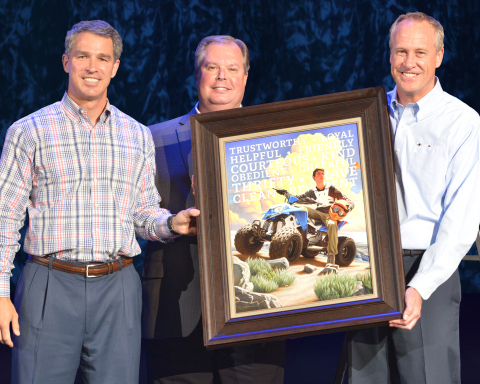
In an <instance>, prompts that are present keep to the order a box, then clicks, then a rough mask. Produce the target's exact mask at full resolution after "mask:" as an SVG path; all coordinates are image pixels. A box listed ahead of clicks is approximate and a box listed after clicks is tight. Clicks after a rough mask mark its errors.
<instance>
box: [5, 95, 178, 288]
mask: <svg viewBox="0 0 480 384" xmlns="http://www.w3.org/2000/svg"><path fill="white" fill-rule="evenodd" d="M154 177H155V148H154V144H153V140H152V137H151V134H150V131H149V130H148V128H146V127H145V126H143V125H141V124H140V123H138V122H136V121H135V120H133V119H132V118H131V117H129V116H127V115H125V114H124V113H122V112H121V111H119V110H118V109H117V108H115V107H114V106H111V105H110V104H109V103H108V102H107V107H106V109H105V111H104V112H103V114H102V115H101V116H100V120H99V122H98V123H97V124H96V125H95V126H93V125H92V123H91V122H90V119H89V117H88V114H87V112H86V111H85V110H84V109H83V108H80V107H79V106H78V105H77V104H75V102H73V100H72V99H70V97H68V95H67V94H66V93H65V95H64V97H63V99H62V101H61V102H57V103H55V104H52V105H50V106H48V107H45V108H43V109H41V110H39V111H37V112H35V113H33V114H31V115H29V116H27V117H25V118H23V119H21V120H19V121H17V122H16V123H14V124H13V125H12V126H11V127H10V129H9V130H8V133H7V138H6V140H5V145H4V148H3V153H2V157H1V160H0V296H9V290H10V276H11V270H12V268H13V259H14V257H15V253H16V252H17V251H18V249H19V244H18V240H19V239H20V234H19V230H20V229H21V227H22V226H23V223H24V221H25V215H26V211H28V215H29V227H28V229H27V234H26V238H25V244H24V249H25V251H26V252H28V253H29V254H32V255H37V256H43V255H48V254H54V255H55V257H57V258H58V259H61V260H70V261H76V262H83V263H88V262H107V261H111V260H112V259H116V258H118V257H119V256H135V255H137V254H139V253H140V252H141V250H140V247H139V245H138V242H137V241H136V239H135V234H136V235H138V236H140V237H142V238H144V239H146V240H161V241H165V240H167V239H169V238H172V237H173V236H172V235H171V234H170V232H169V231H168V230H167V225H166V221H167V218H168V216H169V215H170V212H169V211H168V210H166V209H162V208H160V207H159V202H160V196H159V195H158V192H157V190H156V188H155V183H154ZM159 218H160V219H159ZM157 219H158V220H157Z"/></svg>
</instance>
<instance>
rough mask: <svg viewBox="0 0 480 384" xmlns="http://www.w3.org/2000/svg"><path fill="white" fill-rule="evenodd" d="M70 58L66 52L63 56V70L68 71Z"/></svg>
mask: <svg viewBox="0 0 480 384" xmlns="http://www.w3.org/2000/svg"><path fill="white" fill-rule="evenodd" d="M69 61H70V60H69V58H68V56H67V55H66V54H65V53H64V54H63V56H62V64H63V70H64V71H65V72H67V73H68V63H69Z"/></svg>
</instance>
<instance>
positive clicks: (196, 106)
mask: <svg viewBox="0 0 480 384" xmlns="http://www.w3.org/2000/svg"><path fill="white" fill-rule="evenodd" d="M198 104H200V102H199V101H197V104H195V112H197V113H198V114H200V111H199V109H198ZM242 107H243V105H242V104H240V107H239V108H242Z"/></svg>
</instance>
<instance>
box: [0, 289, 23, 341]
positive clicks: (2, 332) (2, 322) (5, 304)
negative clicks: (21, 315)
mask: <svg viewBox="0 0 480 384" xmlns="http://www.w3.org/2000/svg"><path fill="white" fill-rule="evenodd" d="M10 323H12V329H13V333H14V334H15V335H16V336H20V325H19V324H18V314H17V311H16V310H15V307H14V306H13V304H12V301H11V300H10V298H9V297H0V343H2V344H7V345H8V346H9V347H10V348H11V347H13V342H12V338H11V336H10Z"/></svg>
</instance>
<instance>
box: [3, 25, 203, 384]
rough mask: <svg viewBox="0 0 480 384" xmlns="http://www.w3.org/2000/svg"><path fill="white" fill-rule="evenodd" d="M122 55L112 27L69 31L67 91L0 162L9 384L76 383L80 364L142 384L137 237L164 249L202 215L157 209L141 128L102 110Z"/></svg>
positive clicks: (14, 134)
mask: <svg viewBox="0 0 480 384" xmlns="http://www.w3.org/2000/svg"><path fill="white" fill-rule="evenodd" d="M121 52H122V40H121V38H120V36H119V34H118V32H117V31H116V30H115V29H114V28H112V27H111V26H110V25H109V24H108V23H106V22H104V21H100V20H96V21H86V22H81V23H78V24H76V25H74V26H73V28H72V30H71V31H69V32H68V33H67V36H66V39H65V54H64V55H63V66H64V69H65V72H67V73H68V74H69V84H68V91H67V93H66V94H65V95H64V97H63V99H62V101H60V102H57V103H55V104H52V105H50V106H48V107H46V108H43V109H41V110H39V111H37V112H35V113H33V114H31V115H30V116H27V117H25V118H23V119H21V120H19V121H17V122H16V123H14V124H13V125H12V126H11V127H10V129H9V131H8V134H7V138H6V141H5V145H4V149H3V154H2V157H1V160H0V180H1V183H0V341H1V342H2V343H4V344H7V345H9V346H11V347H12V346H13V367H12V382H14V383H27V382H28V383H49V384H55V383H58V384H60V383H61V384H64V383H69V382H70V383H73V381H74V379H75V375H76V372H77V368H78V367H79V366H80V368H81V370H82V374H83V378H84V380H85V381H87V382H90V383H102V384H103V383H114V382H121V383H136V382H138V368H139V360H140V314H141V285H140V280H139V276H138V274H137V273H136V271H135V269H134V268H133V267H130V266H131V265H132V257H133V256H135V255H138V254H139V253H140V247H139V245H138V243H137V241H136V239H135V236H136V235H137V236H140V237H142V238H144V239H147V240H159V241H163V242H165V241H172V240H173V239H174V238H175V237H176V236H178V235H179V234H194V233H195V231H196V228H195V227H194V220H193V218H194V217H195V216H198V214H199V213H200V212H199V211H198V210H195V209H190V210H185V211H181V212H180V213H179V214H178V215H177V216H174V215H171V214H170V212H169V211H168V210H166V209H161V208H160V207H159V201H160V196H159V195H158V192H157V190H156V188H155V184H154V175H155V157H154V154H155V148H154V144H153V141H152V138H151V134H150V131H149V130H148V128H146V127H144V126H143V125H141V124H139V123H138V122H136V121H135V120H133V119H132V118H131V117H129V116H127V115H125V114H124V113H122V112H120V111H119V110H118V109H117V108H115V107H114V106H112V105H110V103H109V102H108V99H107V87H108V85H109V83H110V79H111V78H113V77H114V76H115V74H116V72H117V70H118V66H119V64H120V61H119V58H120V55H121ZM26 211H28V214H29V223H30V224H29V227H28V230H27V234H26V238H25V245H24V249H25V251H26V252H28V253H29V260H28V261H27V263H26V265H25V268H24V270H23V272H22V276H21V278H20V281H19V283H18V286H17V292H16V297H15V306H14V305H12V302H11V301H10V298H9V296H10V289H9V288H10V276H11V269H12V268H13V259H14V257H15V253H16V252H17V251H18V249H19V244H18V240H19V238H20V234H19V230H20V229H21V228H22V226H23V223H24V221H25V215H26ZM91 277H96V278H91ZM17 313H18V314H17ZM10 323H11V324H12V329H13V333H14V334H15V337H14V340H13V342H12V340H11V338H10V330H9V327H10ZM20 331H21V334H20Z"/></svg>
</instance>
